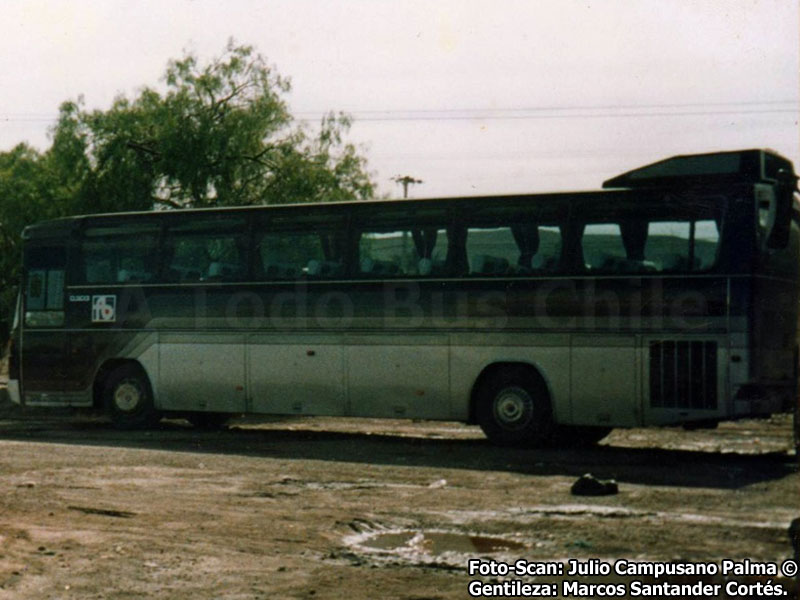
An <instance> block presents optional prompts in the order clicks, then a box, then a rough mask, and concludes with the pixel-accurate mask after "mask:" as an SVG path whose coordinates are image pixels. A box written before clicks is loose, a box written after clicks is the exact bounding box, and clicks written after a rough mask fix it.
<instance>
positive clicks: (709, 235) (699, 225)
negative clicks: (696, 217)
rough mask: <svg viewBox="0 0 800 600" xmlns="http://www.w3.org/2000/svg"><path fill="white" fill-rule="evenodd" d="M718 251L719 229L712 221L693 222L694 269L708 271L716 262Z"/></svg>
mask: <svg viewBox="0 0 800 600" xmlns="http://www.w3.org/2000/svg"><path fill="white" fill-rule="evenodd" d="M718 250H719V227H718V226H717V222H716V221H715V220H714V219H705V220H702V221H695V224H694V263H695V264H694V268H695V270H699V271H702V270H705V269H710V268H711V267H713V266H714V263H716V262H717V252H718Z"/></svg>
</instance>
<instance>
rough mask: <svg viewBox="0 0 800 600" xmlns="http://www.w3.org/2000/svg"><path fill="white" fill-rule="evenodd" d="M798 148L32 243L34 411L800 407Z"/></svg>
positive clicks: (31, 239) (501, 425)
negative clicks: (799, 392)
mask: <svg viewBox="0 0 800 600" xmlns="http://www.w3.org/2000/svg"><path fill="white" fill-rule="evenodd" d="M795 185H796V178H795V176H794V171H793V167H792V164H791V163H790V162H789V161H787V160H786V159H784V158H782V157H780V156H778V155H776V154H774V153H771V152H768V151H762V150H746V151H737V152H724V153H715V154H705V155H687V156H679V157H674V158H671V159H667V160H664V161H661V162H658V163H655V164H652V165H648V166H646V167H642V168H640V169H636V170H634V171H631V172H629V173H625V174H623V175H620V176H618V177H615V178H613V179H610V180H608V181H607V182H605V184H604V186H603V187H604V189H603V190H601V191H594V192H580V193H554V194H535V195H514V196H492V197H470V198H446V199H429V200H404V201H371V202H351V203H329V204H313V205H312V204H300V205H277V206H258V207H246V208H227V209H207V210H183V211H161V212H143V213H126V214H104V215H90V216H81V217H74V218H65V219H59V220H54V221H49V222H45V223H40V224H37V225H34V226H32V227H29V228H28V229H26V230H25V233H24V268H23V275H22V277H23V281H22V285H21V294H20V302H19V307H18V316H17V323H16V327H15V328H14V330H13V337H12V356H11V361H10V383H9V391H10V393H11V396H12V398H14V399H15V400H16V401H17V402H20V403H22V404H24V405H28V406H74V407H98V408H104V409H105V410H106V411H107V412H108V414H109V416H110V417H111V419H112V420H113V422H114V423H115V424H116V425H117V426H119V427H122V428H131V427H141V426H145V425H148V424H152V423H154V422H155V421H156V420H157V419H159V418H160V417H161V416H163V415H177V416H182V417H185V418H188V419H189V420H190V421H192V422H193V423H195V424H198V425H207V426H210V425H214V424H218V423H222V422H223V421H224V420H225V419H226V418H227V417H228V416H229V415H231V414H240V413H251V414H271V415H341V416H358V417H391V418H398V417H407V418H414V419H442V420H456V421H464V422H468V423H478V424H479V425H480V426H481V427H482V428H483V430H484V431H485V433H486V434H487V436H488V437H489V438H490V439H491V440H493V441H495V442H497V443H501V444H517V443H525V444H530V443H534V444H535V443H543V442H549V441H553V440H571V441H578V440H584V441H586V440H595V439H599V438H600V437H602V436H603V435H605V433H606V432H607V431H608V430H609V429H610V428H613V427H632V426H646V425H665V424H685V425H687V426H707V425H712V424H715V423H717V422H719V421H722V420H730V419H737V418H742V417H752V416H762V415H768V414H770V413H773V412H778V411H786V410H789V409H791V408H792V407H793V405H794V402H795V396H796V395H795V388H796V385H795V383H796V379H797V340H796V337H797V335H796V333H797V316H798V263H799V261H800V245H799V244H800V239H799V237H798V231H799V230H798V212H797V205H796V199H795V197H794V189H795Z"/></svg>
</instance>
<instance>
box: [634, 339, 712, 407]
mask: <svg viewBox="0 0 800 600" xmlns="http://www.w3.org/2000/svg"><path fill="white" fill-rule="evenodd" d="M650 406H652V407H655V408H689V409H692V408H694V409H701V410H712V409H715V408H717V343H716V342H703V341H663V340H661V341H654V342H650Z"/></svg>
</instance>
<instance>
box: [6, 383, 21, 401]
mask: <svg viewBox="0 0 800 600" xmlns="http://www.w3.org/2000/svg"><path fill="white" fill-rule="evenodd" d="M8 397H9V398H11V401H12V402H13V403H14V404H21V403H22V398H21V397H20V394H19V380H18V379H9V380H8Z"/></svg>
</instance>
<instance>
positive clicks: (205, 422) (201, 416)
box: [186, 412, 231, 431]
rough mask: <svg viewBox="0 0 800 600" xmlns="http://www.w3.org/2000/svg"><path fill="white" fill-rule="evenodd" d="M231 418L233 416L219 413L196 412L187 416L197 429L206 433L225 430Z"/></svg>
mask: <svg viewBox="0 0 800 600" xmlns="http://www.w3.org/2000/svg"><path fill="white" fill-rule="evenodd" d="M230 418H231V416H230V415H229V414H228V413H217V412H195V413H189V414H188V415H186V420H187V421H189V423H191V424H192V425H193V426H194V427H195V428H196V429H203V430H205V431H216V430H218V429H222V428H224V427H225V425H226V424H227V423H228V421H230Z"/></svg>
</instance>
